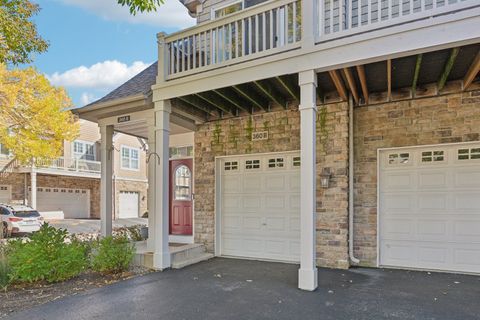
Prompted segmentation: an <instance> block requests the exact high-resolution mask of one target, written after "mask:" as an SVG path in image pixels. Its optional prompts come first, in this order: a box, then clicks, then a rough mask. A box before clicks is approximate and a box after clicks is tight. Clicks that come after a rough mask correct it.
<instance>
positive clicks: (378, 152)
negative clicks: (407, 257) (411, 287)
mask: <svg viewBox="0 0 480 320" xmlns="http://www.w3.org/2000/svg"><path fill="white" fill-rule="evenodd" d="M479 142H480V141H466V142H450V143H435V144H425V145H413V146H403V147H388V148H377V160H376V161H377V230H376V231H377V262H376V267H377V268H380V267H382V266H381V265H380V217H379V213H380V189H381V184H380V153H381V152H385V151H389V150H405V149H421V148H431V147H440V146H463V145H470V144H478V143H479ZM388 268H392V267H391V266H388ZM398 269H400V267H398ZM401 269H405V268H401ZM412 270H414V269H412ZM415 270H422V269H415ZM436 271H439V270H436ZM439 272H441V271H439Z"/></svg>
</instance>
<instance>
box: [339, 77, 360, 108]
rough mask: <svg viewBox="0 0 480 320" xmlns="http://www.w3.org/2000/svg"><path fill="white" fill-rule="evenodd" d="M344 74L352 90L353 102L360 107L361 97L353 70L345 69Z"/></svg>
mask: <svg viewBox="0 0 480 320" xmlns="http://www.w3.org/2000/svg"><path fill="white" fill-rule="evenodd" d="M343 72H344V74H345V78H346V79H347V83H348V87H349V88H350V92H351V93H352V96H353V100H355V103H356V104H357V105H358V103H359V96H358V91H357V84H356V83H355V78H354V77H353V74H352V70H350V68H343Z"/></svg>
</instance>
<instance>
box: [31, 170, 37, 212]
mask: <svg viewBox="0 0 480 320" xmlns="http://www.w3.org/2000/svg"><path fill="white" fill-rule="evenodd" d="M30 190H31V191H30V207H32V208H33V209H36V208H37V173H36V172H35V167H34V166H32V171H31V172H30Z"/></svg>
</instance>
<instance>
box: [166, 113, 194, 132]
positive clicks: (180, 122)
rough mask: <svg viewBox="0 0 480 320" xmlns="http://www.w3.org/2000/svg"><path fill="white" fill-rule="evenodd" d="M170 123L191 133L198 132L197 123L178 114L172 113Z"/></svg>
mask: <svg viewBox="0 0 480 320" xmlns="http://www.w3.org/2000/svg"><path fill="white" fill-rule="evenodd" d="M170 121H171V122H172V123H174V124H176V125H177V126H180V127H182V128H185V129H188V130H190V131H196V130H197V125H196V124H195V122H193V121H191V120H190V119H185V118H184V117H182V116H180V115H178V114H176V113H173V112H172V113H171V114H170Z"/></svg>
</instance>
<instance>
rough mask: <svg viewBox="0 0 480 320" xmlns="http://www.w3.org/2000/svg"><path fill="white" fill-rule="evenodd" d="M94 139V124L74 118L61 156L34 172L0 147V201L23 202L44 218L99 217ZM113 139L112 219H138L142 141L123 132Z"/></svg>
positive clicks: (143, 186) (142, 204)
mask: <svg viewBox="0 0 480 320" xmlns="http://www.w3.org/2000/svg"><path fill="white" fill-rule="evenodd" d="M99 140H100V132H99V128H98V125H97V124H96V123H94V122H90V121H86V120H80V132H79V136H78V138H77V139H76V140H75V141H72V142H69V141H65V142H64V148H63V155H62V157H60V158H58V159H56V160H54V161H53V162H45V163H41V162H40V163H39V164H38V165H37V166H36V167H34V168H32V167H29V166H23V165H20V164H19V163H18V162H17V161H16V159H15V157H14V155H11V154H10V152H9V151H8V150H6V149H5V148H3V147H2V148H1V152H2V154H1V155H0V202H3V203H10V202H17V203H28V204H29V205H30V206H32V207H34V208H36V209H38V210H39V211H40V212H41V213H42V214H43V215H44V216H45V217H47V218H76V219H89V218H99V217H100V152H99V151H100V148H99V146H100V145H99ZM113 141H114V144H113V146H114V149H113V151H112V152H113V153H114V157H113V163H114V171H113V180H114V184H113V191H112V192H114V194H115V202H114V217H115V218H132V217H135V218H137V217H141V216H142V215H143V214H144V213H145V212H146V211H147V201H146V193H147V178H146V177H147V175H146V172H147V171H146V161H145V143H144V142H143V141H142V140H141V139H138V138H137V137H133V136H130V135H126V134H123V133H116V134H115V136H114V137H113ZM0 146H1V145H0ZM32 185H36V188H34V190H36V192H32Z"/></svg>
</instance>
